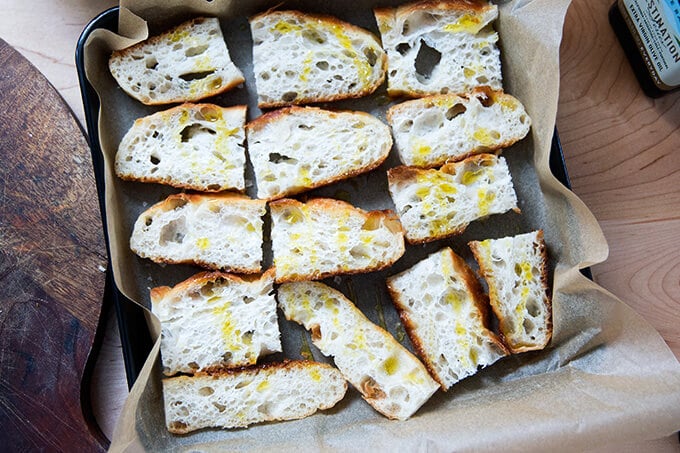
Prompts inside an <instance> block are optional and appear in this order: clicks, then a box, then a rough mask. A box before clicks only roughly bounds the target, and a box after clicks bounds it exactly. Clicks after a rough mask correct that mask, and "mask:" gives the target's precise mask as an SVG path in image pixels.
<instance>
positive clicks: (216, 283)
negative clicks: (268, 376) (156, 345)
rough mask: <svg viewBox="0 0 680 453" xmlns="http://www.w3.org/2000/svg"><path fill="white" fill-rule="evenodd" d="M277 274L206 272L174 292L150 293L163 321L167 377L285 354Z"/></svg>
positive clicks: (153, 308) (165, 288) (164, 289)
mask: <svg viewBox="0 0 680 453" xmlns="http://www.w3.org/2000/svg"><path fill="white" fill-rule="evenodd" d="M273 285H274V272H273V270H269V271H267V272H265V273H264V274H263V275H261V276H257V277H250V278H244V277H240V276H237V275H233V274H226V273H223V272H202V273H200V274H196V275H194V276H192V277H190V278H189V279H187V280H185V281H183V282H181V283H179V284H177V285H176V286H174V287H172V288H170V287H168V286H160V287H157V288H153V289H152V290H151V311H152V312H153V313H154V314H155V315H156V316H158V319H159V320H160V322H161V359H162V362H163V373H164V374H166V375H168V376H172V375H173V374H176V373H194V372H196V371H198V370H205V369H206V368H211V367H221V368H234V367H240V366H246V365H254V364H255V363H256V362H257V359H258V358H259V357H260V356H262V355H266V354H270V353H272V352H280V351H281V340H280V338H279V337H280V332H279V325H278V321H277V317H276V300H275V299H274V288H273Z"/></svg>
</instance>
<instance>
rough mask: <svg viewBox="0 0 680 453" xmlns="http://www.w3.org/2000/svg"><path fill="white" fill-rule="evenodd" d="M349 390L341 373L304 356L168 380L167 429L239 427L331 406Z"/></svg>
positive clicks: (165, 392)
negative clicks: (305, 358)
mask: <svg viewBox="0 0 680 453" xmlns="http://www.w3.org/2000/svg"><path fill="white" fill-rule="evenodd" d="M346 391H347V382H346V381H345V379H344V378H343V377H342V374H340V372H339V371H338V370H337V369H335V368H333V367H331V366H330V365H326V364H323V363H317V362H309V361H304V360H299V361H288V362H282V363H270V364H266V365H259V366H252V367H247V368H241V369H238V370H222V371H218V370H213V371H212V372H211V373H198V374H196V375H194V376H177V377H172V378H166V379H163V402H164V406H165V423H166V426H167V428H168V431H170V432H171V433H174V434H186V433H188V432H191V431H195V430H197V429H201V428H213V427H214V428H239V427H246V426H248V425H252V424H254V423H261V422H267V421H275V420H293V419H299V418H303V417H307V416H309V415H312V414H313V413H314V412H316V411H317V410H323V409H329V408H331V407H333V406H335V404H336V403H337V402H338V401H340V400H341V399H342V398H343V397H344V396H345V392H346Z"/></svg>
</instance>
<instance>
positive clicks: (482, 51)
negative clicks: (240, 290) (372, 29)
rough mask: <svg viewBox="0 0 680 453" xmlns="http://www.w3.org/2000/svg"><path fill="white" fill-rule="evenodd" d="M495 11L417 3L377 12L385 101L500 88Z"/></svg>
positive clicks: (483, 5)
mask: <svg viewBox="0 0 680 453" xmlns="http://www.w3.org/2000/svg"><path fill="white" fill-rule="evenodd" d="M497 17H498V7H497V6H496V5H493V4H490V3H488V2H486V1H448V2H429V1H425V2H419V3H411V4H406V5H402V6H399V7H397V8H379V9H376V10H375V18H376V21H377V23H378V28H379V30H380V34H381V38H382V43H383V47H384V49H385V51H386V52H387V60H388V68H387V74H388V75H387V81H388V93H389V94H390V95H402V94H405V95H408V96H412V97H419V96H426V95H430V94H445V93H463V92H467V91H471V90H472V89H473V88H475V87H479V86H489V87H491V88H492V89H495V90H500V89H502V88H503V85H502V74H501V61H500V51H499V49H498V47H497V42H498V34H497V33H496V32H495V31H494V30H493V27H492V22H493V21H494V20H496V18H497Z"/></svg>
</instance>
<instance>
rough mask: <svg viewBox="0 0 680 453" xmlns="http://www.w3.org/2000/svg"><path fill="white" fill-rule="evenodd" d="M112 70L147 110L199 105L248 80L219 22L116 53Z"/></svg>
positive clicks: (187, 25) (181, 28)
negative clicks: (176, 104)
mask: <svg viewBox="0 0 680 453" xmlns="http://www.w3.org/2000/svg"><path fill="white" fill-rule="evenodd" d="M109 69H110V71H111V74H112V75H113V77H114V78H115V79H116V82H118V85H120V87H121V88H122V89H123V90H124V91H125V92H126V93H127V94H129V95H130V96H132V97H133V98H135V99H137V100H139V101H140V102H142V103H144V104H147V105H155V104H170V103H173V102H187V101H197V100H199V99H203V98H207V97H209V96H214V95H216V94H219V93H222V92H224V91H227V90H229V89H231V88H234V87H235V86H237V85H239V84H240V83H243V82H244V81H245V79H244V78H243V74H242V73H241V71H240V70H239V69H238V68H237V67H236V66H235V65H234V63H233V62H232V61H231V57H230V56H229V50H228V49H227V45H226V43H225V42H224V37H223V36H222V29H221V28H220V23H219V21H218V20H217V19H216V18H205V17H199V18H196V19H192V20H190V21H187V22H184V23H182V24H180V25H178V26H176V27H174V28H172V29H170V30H167V31H166V32H164V33H162V34H160V35H157V36H153V37H151V38H149V39H147V40H145V41H142V42H140V43H138V44H135V45H134V46H132V47H128V48H126V49H122V50H117V51H115V52H113V54H112V55H111V58H110V59H109Z"/></svg>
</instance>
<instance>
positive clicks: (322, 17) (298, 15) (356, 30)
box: [248, 9, 387, 108]
mask: <svg viewBox="0 0 680 453" xmlns="http://www.w3.org/2000/svg"><path fill="white" fill-rule="evenodd" d="M271 17H282V18H283V17H292V18H295V19H298V20H301V21H307V20H309V21H312V22H317V23H323V24H327V25H329V26H336V27H340V28H342V29H343V30H344V31H345V33H350V34H358V35H361V36H362V37H364V38H366V39H371V40H373V42H374V44H375V45H376V46H377V48H378V49H380V50H382V43H381V41H380V39H379V38H378V37H377V36H376V35H374V34H373V33H372V32H370V31H368V30H366V29H363V28H361V27H358V26H356V25H353V24H350V23H348V22H344V21H342V20H340V19H338V18H337V17H335V16H331V15H328V14H312V13H303V12H301V11H298V10H283V11H276V10H272V9H270V10H267V11H265V12H263V13H260V14H256V15H254V16H251V17H250V18H249V19H248V21H249V22H250V23H251V24H252V23H253V21H257V20H260V19H262V18H271ZM378 57H379V63H380V64H379V66H380V67H379V72H380V75H379V77H378V78H377V79H376V80H375V82H374V83H373V84H372V85H367V86H365V87H363V88H362V89H360V90H358V91H354V92H350V93H338V94H334V95H328V96H317V97H306V98H302V97H298V98H296V99H295V100H293V101H292V102H286V101H283V100H281V101H271V102H263V101H259V100H258V104H257V106H258V107H259V108H276V107H284V106H289V105H300V104H310V103H319V102H333V101H339V100H342V99H356V98H361V97H364V96H368V95H369V94H371V93H373V92H374V91H375V90H376V89H377V88H378V87H379V86H380V85H382V84H383V82H384V81H385V77H386V73H387V54H386V53H385V52H384V51H383V52H382V53H381V54H380V55H378Z"/></svg>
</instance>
